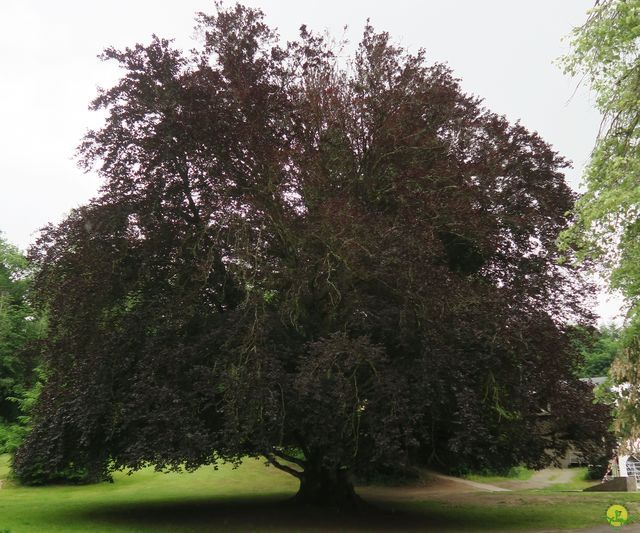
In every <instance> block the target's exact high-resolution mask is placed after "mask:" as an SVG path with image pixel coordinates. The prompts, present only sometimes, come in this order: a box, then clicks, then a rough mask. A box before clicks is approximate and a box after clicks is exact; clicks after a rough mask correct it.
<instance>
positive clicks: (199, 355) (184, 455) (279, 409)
mask: <svg viewBox="0 0 640 533" xmlns="http://www.w3.org/2000/svg"><path fill="white" fill-rule="evenodd" d="M198 23H199V30H200V35H202V37H203V43H202V46H201V48H199V49H197V50H195V51H193V52H192V53H191V54H187V55H185V54H184V53H182V52H180V51H179V50H176V49H175V48H174V47H173V45H172V43H171V42H170V41H168V40H165V39H161V38H158V37H154V38H153V40H152V41H151V43H149V44H148V45H140V44H139V45H136V46H135V47H132V48H127V49H125V50H122V51H119V50H115V49H107V50H106V51H105V53H104V58H105V59H108V60H114V61H116V62H117V63H119V64H120V66H121V67H122V69H123V76H122V78H121V79H120V81H119V82H118V83H117V84H116V85H114V86H113V87H112V88H110V89H107V90H103V91H101V92H100V93H99V95H98V97H97V98H96V99H95V100H94V102H93V108H94V109H96V110H103V111H104V112H105V114H106V122H105V124H104V126H103V127H102V128H100V129H98V130H95V131H90V132H89V133H88V134H87V136H86V137H85V139H84V141H83V143H82V144H81V146H80V149H79V153H80V157H81V162H82V163H83V164H84V165H85V166H86V167H87V168H95V169H97V171H98V172H99V174H100V175H101V177H102V179H103V186H102V189H101V191H100V194H99V195H98V196H97V197H96V198H95V199H94V200H92V201H91V202H90V203H89V204H87V205H86V206H84V207H81V208H78V209H76V210H75V211H74V212H73V213H72V214H71V215H70V216H69V217H68V218H67V219H66V220H65V221H63V222H62V223H61V224H59V225H57V226H49V227H48V228H46V229H45V230H44V231H43V233H42V235H41V237H40V238H39V240H38V242H37V244H36V245H35V246H34V248H33V249H32V250H31V258H32V260H33V261H34V263H35V265H36V266H37V269H38V270H37V275H36V279H35V291H36V294H37V299H38V302H39V305H41V306H43V307H44V308H46V309H47V310H48V312H49V315H50V327H49V337H48V339H47V342H46V345H45V346H44V348H43V356H44V357H45V359H46V362H47V373H48V381H47V383H46V386H45V388H44V390H43V392H42V395H41V397H40V401H39V403H38V405H37V407H36V414H35V416H36V425H35V427H34V429H33V431H32V432H31V434H30V435H29V437H28V439H27V441H26V442H25V444H24V445H23V447H22V448H21V449H20V450H19V451H18V453H17V454H16V456H15V462H14V468H15V471H16V473H17V475H18V476H19V477H20V478H21V479H22V480H23V481H26V482H31V483H38V482H46V481H49V480H53V479H56V478H57V477H60V476H61V472H68V471H69V470H70V469H71V470H73V471H75V472H78V473H80V474H82V475H86V476H88V477H90V478H91V477H93V478H100V477H103V476H104V475H106V474H107V473H108V471H109V470H112V469H117V468H131V469H137V468H140V467H142V466H144V465H146V464H153V465H156V467H158V468H160V469H164V468H182V467H186V468H188V469H189V468H196V467H198V466H200V465H203V464H212V463H215V462H216V461H219V460H223V461H238V460H240V459H241V458H242V457H246V456H256V457H258V456H260V457H264V458H266V460H267V461H268V462H269V463H271V464H273V465H274V466H276V467H278V468H281V469H283V470H285V471H287V472H289V473H291V474H292V475H295V476H296V477H298V478H300V481H301V491H300V497H301V498H306V499H309V500H313V501H327V500H330V501H336V502H344V501H348V500H351V499H352V498H353V497H354V493H353V487H352V484H351V481H350V475H351V473H353V472H366V471H368V470H371V469H372V468H376V469H395V468H398V467H401V466H402V465H403V464H407V463H408V462H413V461H420V462H422V463H429V464H433V465H438V466H439V467H444V468H458V469H462V468H465V467H466V468H472V467H475V468H482V467H504V466H510V465H513V464H519V463H526V464H528V465H531V466H540V465H542V464H546V463H548V462H549V461H550V460H551V459H552V457H553V454H559V453H562V452H563V451H564V450H565V449H566V447H567V446H568V445H569V444H570V443H573V444H575V445H577V446H578V447H579V448H581V449H584V450H593V449H595V448H598V447H600V448H601V447H602V446H603V441H602V436H603V434H604V432H605V428H606V426H607V415H606V412H605V411H604V410H603V408H602V407H601V406H595V405H592V403H591V401H590V390H589V387H588V386H586V385H584V384H581V383H580V382H579V381H578V380H577V379H576V378H575V377H574V372H573V370H574V368H575V366H576V364H577V362H578V359H579V355H578V354H577V352H576V350H575V348H574V346H573V345H572V343H571V339H570V338H569V335H568V334H567V331H568V328H569V326H570V324H574V323H588V322H589V320H590V319H591V317H590V315H589V313H588V312H587V311H586V310H585V308H584V306H583V305H582V298H583V297H584V296H586V295H588V294H589V292H590V287H589V286H588V285H587V284H586V283H585V282H584V280H583V279H582V278H581V276H580V275H579V273H578V272H577V271H576V269H575V268H574V267H572V266H571V265H559V264H557V259H558V250H557V248H556V244H555V242H556V238H557V236H558V233H559V232H560V231H561V230H563V229H565V228H566V227H567V224H568V219H567V216H566V212H567V211H568V210H569V209H570V208H571V207H572V205H573V202H574V195H573V194H572V193H571V191H570V189H569V188H568V187H567V185H566V184H565V182H564V178H563V174H562V169H563V168H565V167H566V166H567V162H566V161H565V160H564V159H563V158H562V157H560V156H559V155H558V154H557V153H555V152H554V151H553V150H552V149H551V148H550V147H549V145H547V144H546V143H545V142H544V141H543V140H542V139H541V138H540V137H539V136H538V135H537V134H535V133H530V132H528V131H527V130H526V129H525V128H524V127H523V126H522V125H520V124H515V125H512V124H509V123H508V121H507V120H506V119H505V118H504V117H500V116H498V115H495V114H494V113H491V112H490V111H488V110H486V109H484V108H483V107H482V105H481V101H480V100H479V99H477V98H475V97H472V96H468V95H466V94H465V93H464V92H463V91H462V90H461V88H460V85H459V82H458V80H456V79H455V78H454V77H453V76H452V74H451V72H450V71H449V69H448V68H447V67H445V66H443V65H440V64H436V65H431V66H430V65H427V64H426V61H425V56H424V53H423V52H418V53H417V54H410V53H408V52H407V51H405V50H403V49H402V48H400V47H399V46H397V45H395V44H393V43H392V41H391V40H390V37H389V35H388V34H386V33H377V32H375V31H374V29H373V28H372V27H371V26H369V25H367V26H366V27H365V29H364V33H363V37H362V40H361V42H360V44H359V45H358V47H357V50H356V52H355V55H354V56H353V57H352V58H351V59H345V58H344V51H341V50H339V49H336V46H337V45H332V44H331V43H330V42H328V41H327V40H325V39H324V38H322V37H320V36H318V35H316V34H314V33H312V32H310V31H309V30H308V29H307V28H306V27H305V26H302V27H301V29H300V37H299V38H298V39H297V40H296V41H294V42H289V43H287V44H286V45H283V44H281V43H280V42H279V40H278V38H277V35H276V34H275V33H274V32H273V31H272V30H271V29H270V28H268V27H267V26H266V25H265V23H264V21H263V15H262V13H261V12H260V11H259V10H255V9H250V8H245V7H242V6H239V5H238V6H235V7H234V8H231V9H227V10H225V9H219V11H218V12H217V13H215V14H213V15H205V14H200V15H199V17H198ZM541 413H548V414H549V418H548V420H549V421H548V422H547V423H545V424H541V423H540V420H541V416H540V415H541Z"/></svg>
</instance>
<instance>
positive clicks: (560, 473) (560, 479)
mask: <svg viewBox="0 0 640 533" xmlns="http://www.w3.org/2000/svg"><path fill="white" fill-rule="evenodd" d="M575 475H576V472H575V470H571V469H569V468H545V469H544V470H539V471H537V472H535V473H534V474H533V476H531V478H529V479H527V480H526V481H518V480H513V481H501V482H499V483H496V485H498V486H499V487H503V488H506V489H512V490H513V489H517V490H523V489H545V488H547V487H550V486H551V485H556V484H558V483H569V482H571V481H572V480H573V477H574V476H575Z"/></svg>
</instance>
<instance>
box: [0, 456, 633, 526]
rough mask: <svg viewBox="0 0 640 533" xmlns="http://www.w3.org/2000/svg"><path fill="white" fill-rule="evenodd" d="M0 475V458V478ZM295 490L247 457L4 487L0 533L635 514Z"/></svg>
mask: <svg viewBox="0 0 640 533" xmlns="http://www.w3.org/2000/svg"><path fill="white" fill-rule="evenodd" d="M7 474H8V466H7V458H6V456H5V457H3V458H2V459H1V460H0V478H6V476H7ZM296 489H297V483H296V481H295V480H294V479H293V478H291V477H290V476H287V475H286V474H283V473H281V472H280V471H278V470H275V469H274V468H266V467H265V466H264V465H263V464H262V462H260V461H255V460H247V461H245V463H244V464H243V465H242V466H241V467H240V468H238V469H233V468H232V467H231V466H221V467H220V469H219V470H217V471H214V470H213V468H201V469H200V470H198V471H197V472H195V473H193V474H158V473H156V472H154V471H153V470H151V469H147V470H143V471H141V472H138V473H136V474H134V475H133V476H127V475H126V474H116V475H115V483H112V484H110V483H102V484H97V485H86V486H54V487H20V486H16V485H14V484H11V483H9V484H5V486H4V487H3V488H2V489H0V532H6V531H9V532H11V533H23V532H25V533H26V532H42V533H46V532H50V531H51V532H92V533H93V532H107V531H108V532H125V531H126V532H152V531H154V532H155V531H158V532H162V531H178V532H187V531H192V532H196V531H198V532H209V531H224V532H227V531H229V532H232V531H238V532H239V531H242V532H251V531H256V532H258V531H260V532H284V531H304V532H314V531H318V532H320V531H452V532H453V531H526V530H527V529H529V530H530V529H534V530H535V529H544V528H547V529H559V528H578V527H584V526H591V525H603V524H605V521H604V513H605V510H606V508H607V507H608V505H610V504H612V503H621V504H623V505H626V506H627V508H628V509H629V511H630V512H631V515H632V517H634V516H637V515H638V514H639V511H640V509H639V507H638V506H639V504H640V494H635V493H633V494H631V493H585V494H582V493H546V492H544V491H516V492H509V493H486V492H483V493H465V494H460V495H455V497H448V496H443V495H434V494H428V493H427V494H424V495H423V496H420V497H415V496H411V497H407V494H408V492H407V493H405V492H403V491H404V489H403V488H402V487H400V488H397V489H396V488H394V489H390V494H391V495H392V497H390V498H386V497H385V499H383V500H377V501H375V502H373V503H374V505H376V506H377V507H373V506H372V507H366V508H364V509H361V510H359V511H356V512H352V513H344V512H339V511H337V510H327V509H320V508H313V507H303V506H296V505H293V504H291V503H289V502H287V499H288V498H289V497H290V496H292V495H293V494H294V493H295V491H296ZM394 491H397V492H394ZM363 493H364V494H365V495H366V489H363Z"/></svg>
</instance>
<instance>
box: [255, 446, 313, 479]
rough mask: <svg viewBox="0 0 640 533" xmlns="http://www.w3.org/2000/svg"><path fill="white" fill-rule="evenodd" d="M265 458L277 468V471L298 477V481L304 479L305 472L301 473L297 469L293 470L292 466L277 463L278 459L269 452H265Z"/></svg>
mask: <svg viewBox="0 0 640 533" xmlns="http://www.w3.org/2000/svg"><path fill="white" fill-rule="evenodd" d="M264 456H265V458H266V459H267V461H268V462H269V464H271V465H273V466H275V467H276V468H277V469H279V470H282V471H283V472H286V473H287V474H291V475H292V476H294V477H297V478H298V479H302V478H303V477H304V473H303V472H300V471H298V470H296V469H295V468H291V467H290V466H287V465H283V464H282V463H279V462H278V461H277V459H276V458H275V457H274V456H273V454H271V453H269V452H265V453H264Z"/></svg>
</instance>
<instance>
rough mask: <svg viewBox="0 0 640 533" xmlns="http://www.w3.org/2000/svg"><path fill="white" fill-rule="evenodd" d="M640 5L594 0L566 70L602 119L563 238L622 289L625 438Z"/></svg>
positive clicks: (620, 379) (638, 222) (632, 357)
mask: <svg viewBox="0 0 640 533" xmlns="http://www.w3.org/2000/svg"><path fill="white" fill-rule="evenodd" d="M639 37H640V1H638V0H603V1H599V2H596V5H595V7H594V8H593V9H592V10H591V11H590V12H589V16H588V19H587V21H586V22H585V24H584V25H582V26H581V27H579V28H576V29H575V30H574V34H573V41H572V44H573V51H572V53H571V54H570V55H568V56H567V57H566V58H565V59H564V65H565V67H566V70H567V72H568V73H570V74H573V75H580V76H582V79H583V80H585V81H586V82H587V83H588V84H589V85H590V87H591V89H592V90H593V91H594V93H595V95H596V104H597V107H598V109H599V110H600V111H601V113H602V116H603V120H602V127H601V131H600V135H599V137H598V139H597V141H596V145H595V148H594V150H593V153H592V155H591V160H590V163H589V165H588V167H587V169H586V172H585V175H584V179H583V182H584V186H585V188H586V191H585V193H584V195H582V197H581V198H580V199H579V200H578V202H577V204H576V207H575V210H574V213H575V217H576V219H575V223H574V225H573V226H572V227H571V228H570V229H569V230H568V231H566V232H565V233H564V234H563V235H562V237H561V241H562V243H563V246H564V248H565V249H568V248H570V247H571V248H573V249H575V250H577V258H578V259H579V260H583V261H586V262H590V263H592V264H594V265H596V267H597V268H599V270H600V272H602V273H603V274H605V276H607V277H608V281H609V284H610V287H611V288H613V289H618V290H620V291H621V293H622V295H623V296H624V298H625V302H626V304H627V310H628V312H627V324H626V328H625V331H624V334H623V336H622V341H621V342H622V349H621V350H620V357H619V358H618V359H617V360H616V362H615V363H614V365H613V367H612V376H613V378H614V380H615V381H616V382H617V383H625V384H626V385H625V386H624V388H623V389H621V392H620V396H621V398H620V401H619V402H618V404H617V405H618V406H617V409H616V423H615V427H616V430H617V432H618V435H619V437H621V438H623V439H624V438H627V437H628V438H630V439H632V440H635V439H636V438H637V437H638V436H639V435H640V425H639V423H638V419H639V417H640V415H639V414H638V413H640V402H638V398H637V394H636V390H637V388H638V387H639V386H640V376H639V375H638V373H637V368H638V366H637V360H638V356H639V355H640V354H639V353H637V350H638V342H637V338H638V335H639V334H640V305H639V303H640V217H639V216H638V214H639V206H640V181H639V180H638V175H640V152H639V147H640V39H639Z"/></svg>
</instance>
